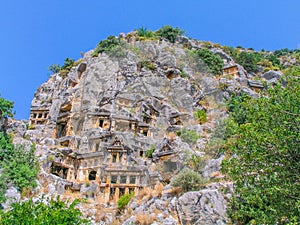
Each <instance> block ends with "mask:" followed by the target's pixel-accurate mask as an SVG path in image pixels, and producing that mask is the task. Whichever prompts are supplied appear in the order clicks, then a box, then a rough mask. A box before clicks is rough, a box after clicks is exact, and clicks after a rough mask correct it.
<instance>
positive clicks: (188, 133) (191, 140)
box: [177, 128, 200, 145]
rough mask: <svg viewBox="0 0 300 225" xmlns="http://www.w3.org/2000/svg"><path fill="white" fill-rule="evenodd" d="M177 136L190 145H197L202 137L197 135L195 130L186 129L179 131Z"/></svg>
mask: <svg viewBox="0 0 300 225" xmlns="http://www.w3.org/2000/svg"><path fill="white" fill-rule="evenodd" d="M177 135H178V136H179V137H180V138H181V140H182V141H184V142H186V143H188V144H192V145H194V144H196V142H197V140H198V139H199V138H200V135H198V134H197V132H196V131H194V130H187V129H185V128H183V129H181V130H180V131H177Z"/></svg>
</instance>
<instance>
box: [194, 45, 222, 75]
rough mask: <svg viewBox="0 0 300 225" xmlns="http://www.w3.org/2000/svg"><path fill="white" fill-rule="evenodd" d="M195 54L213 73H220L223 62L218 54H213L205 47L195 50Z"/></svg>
mask: <svg viewBox="0 0 300 225" xmlns="http://www.w3.org/2000/svg"><path fill="white" fill-rule="evenodd" d="M196 54H197V55H198V56H199V57H200V59H201V60H202V61H203V62H204V63H205V64H206V65H207V66H208V68H209V69H210V71H211V72H212V73H213V74H214V75H218V74H221V72H222V67H223V66H224V63H223V60H222V59H221V57H220V56H219V55H215V54H214V53H212V52H211V51H210V50H209V49H207V48H201V49H199V50H197V51H196Z"/></svg>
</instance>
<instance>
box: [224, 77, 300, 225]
mask: <svg viewBox="0 0 300 225" xmlns="http://www.w3.org/2000/svg"><path fill="white" fill-rule="evenodd" d="M286 79H287V85H286V87H282V86H281V85H276V86H274V87H273V88H270V89H269V90H268V97H260V98H258V99H252V98H246V97H243V96H241V97H239V98H236V97H235V98H234V100H231V102H230V105H229V110H230V114H231V116H230V120H231V123H228V124H231V131H233V132H232V134H231V136H230V137H228V139H227V145H226V146H225V147H223V151H224V152H225V154H226V155H227V159H226V160H224V161H223V164H222V169H223V172H225V173H227V174H228V175H229V177H230V178H231V179H232V180H233V181H234V183H235V194H236V195H235V196H234V197H233V198H232V204H231V212H230V215H231V217H232V218H233V220H234V221H235V222H236V223H237V224H286V223H290V224H297V222H299V221H300V217H299V215H300V176H299V171H300V163H299V162H300V148H299V146H300V145H299V138H300V132H299V131H300V82H299V76H298V77H290V78H286ZM232 128H233V129H232Z"/></svg>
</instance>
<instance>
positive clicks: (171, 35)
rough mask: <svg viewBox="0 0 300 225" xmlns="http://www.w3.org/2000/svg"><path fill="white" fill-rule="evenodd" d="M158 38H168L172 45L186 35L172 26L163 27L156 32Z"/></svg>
mask: <svg viewBox="0 0 300 225" xmlns="http://www.w3.org/2000/svg"><path fill="white" fill-rule="evenodd" d="M155 34H156V36H157V37H161V38H166V39H168V40H169V41H170V42H171V43H174V42H175V39H176V37H178V36H181V35H183V34H184V31H183V30H180V29H179V28H178V27H175V28H174V27H172V26H170V25H167V26H163V27H162V28H160V29H159V30H157V31H156V32H155Z"/></svg>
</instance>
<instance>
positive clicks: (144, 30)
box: [137, 27, 155, 39]
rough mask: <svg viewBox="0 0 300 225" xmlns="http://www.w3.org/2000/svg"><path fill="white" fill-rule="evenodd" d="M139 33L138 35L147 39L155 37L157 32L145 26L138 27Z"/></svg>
mask: <svg viewBox="0 0 300 225" xmlns="http://www.w3.org/2000/svg"><path fill="white" fill-rule="evenodd" d="M137 35H138V37H143V38H146V39H152V38H155V34H154V32H153V31H152V30H147V28H145V27H141V28H139V29H137Z"/></svg>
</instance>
